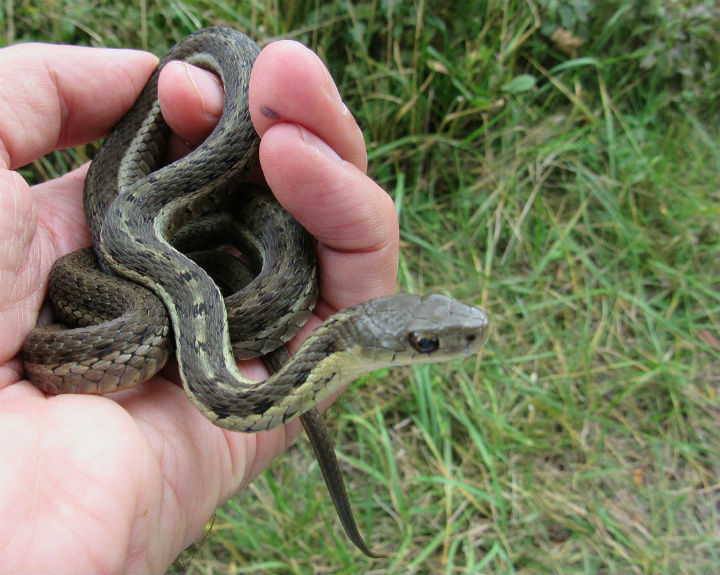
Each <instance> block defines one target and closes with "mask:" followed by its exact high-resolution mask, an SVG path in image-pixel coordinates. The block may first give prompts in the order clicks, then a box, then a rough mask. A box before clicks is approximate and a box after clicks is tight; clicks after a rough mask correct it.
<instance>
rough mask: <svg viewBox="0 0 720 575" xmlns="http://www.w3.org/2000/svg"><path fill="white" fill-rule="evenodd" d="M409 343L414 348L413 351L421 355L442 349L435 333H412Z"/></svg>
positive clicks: (409, 335)
mask: <svg viewBox="0 0 720 575" xmlns="http://www.w3.org/2000/svg"><path fill="white" fill-rule="evenodd" d="M408 341H409V342H410V345H411V346H413V349H415V351H419V352H420V353H432V352H433V351H435V350H436V349H437V348H439V347H440V341H438V337H437V335H435V334H434V333H423V332H421V331H411V332H410V333H409V334H408Z"/></svg>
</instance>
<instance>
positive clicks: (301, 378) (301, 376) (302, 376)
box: [292, 369, 312, 387]
mask: <svg viewBox="0 0 720 575" xmlns="http://www.w3.org/2000/svg"><path fill="white" fill-rule="evenodd" d="M310 371H312V370H310V369H303V370H302V371H299V372H298V374H297V377H296V378H295V381H293V384H292V385H293V387H300V386H301V385H302V384H303V383H305V380H306V379H307V378H308V375H310Z"/></svg>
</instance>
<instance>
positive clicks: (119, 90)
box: [0, 44, 157, 169]
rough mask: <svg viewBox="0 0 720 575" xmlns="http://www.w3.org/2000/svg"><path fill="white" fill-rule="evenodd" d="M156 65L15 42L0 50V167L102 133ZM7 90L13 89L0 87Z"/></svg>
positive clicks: (129, 55) (126, 54) (129, 56)
mask: <svg viewBox="0 0 720 575" xmlns="http://www.w3.org/2000/svg"><path fill="white" fill-rule="evenodd" d="M156 65H157V58H156V57H155V56H153V55H152V54H149V53H147V52H138V51H131V50H107V49H98V48H82V47H76V46H54V45H47V44H21V45H17V46H11V47H9V48H4V49H3V50H2V51H0V86H2V87H3V90H2V92H0V118H2V125H0V162H2V163H4V167H8V168H10V169H14V168H17V167H19V166H22V165H25V164H28V163H30V162H32V161H33V160H34V159H36V158H38V157H40V156H43V155H44V154H47V153H48V152H50V151H51V150H54V149H57V148H67V147H71V146H76V145H80V144H84V143H87V142H91V141H93V140H96V139H98V138H100V137H102V136H105V135H106V134H107V133H108V132H109V130H110V128H112V126H113V125H114V124H115V123H117V121H118V120H119V119H120V117H121V116H122V115H123V114H124V113H125V112H126V111H127V109H128V108H129V107H130V106H131V104H132V103H133V102H134V101H135V98H136V97H137V95H138V93H139V92H140V90H141V89H142V87H143V85H144V84H145V82H146V81H147V79H148V77H149V75H150V73H151V72H152V70H153V69H154V68H155V66H156ZM6 86H13V87H14V89H12V90H9V89H5V87H6Z"/></svg>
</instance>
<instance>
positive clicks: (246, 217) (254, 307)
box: [23, 27, 489, 431]
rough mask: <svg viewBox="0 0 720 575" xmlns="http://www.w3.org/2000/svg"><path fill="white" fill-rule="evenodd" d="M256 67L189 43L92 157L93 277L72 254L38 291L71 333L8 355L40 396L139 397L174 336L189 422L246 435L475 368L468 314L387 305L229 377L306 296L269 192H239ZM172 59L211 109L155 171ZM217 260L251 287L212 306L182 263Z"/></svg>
mask: <svg viewBox="0 0 720 575" xmlns="http://www.w3.org/2000/svg"><path fill="white" fill-rule="evenodd" d="M257 53H258V49H257V47H256V45H255V44H254V42H252V41H251V40H250V39H249V38H247V37H246V36H245V35H243V34H241V33H240V32H237V31H235V30H232V29H228V28H217V27H215V28H207V29H204V30H201V31H199V32H196V33H195V34H192V35H190V36H188V37H187V38H186V39H184V40H183V41H181V42H180V43H179V44H178V45H176V46H175V47H174V48H173V49H172V50H171V51H170V52H169V53H168V54H167V55H166V56H165V58H163V60H162V61H161V62H160V64H159V66H158V69H157V71H156V72H155V73H154V74H153V75H152V77H151V78H150V80H149V81H148V84H147V86H146V87H145V89H144V90H143V92H142V94H141V95H140V97H139V98H138V100H137V102H136V103H135V105H134V106H133V107H132V109H131V110H130V111H129V112H128V113H127V114H126V116H125V117H124V118H123V119H122V120H121V122H120V123H119V124H118V125H117V126H116V127H115V129H114V130H113V132H112V133H111V134H110V136H109V137H108V138H107V139H106V141H105V142H104V144H103V146H102V147H101V149H100V150H99V151H98V153H97V155H96V157H95V159H94V160H93V162H92V164H91V166H90V169H89V171H88V176H87V180H86V184H85V199H84V202H85V213H86V218H87V221H88V226H89V228H90V233H91V236H92V240H93V246H94V252H95V255H96V256H97V263H95V261H94V259H95V256H94V255H93V252H92V251H90V250H85V251H83V252H76V253H74V254H70V255H69V256H66V257H65V258H62V259H61V260H58V262H56V265H55V266H54V268H53V270H52V272H51V278H50V292H51V299H52V300H53V302H54V306H55V308H56V311H57V313H58V315H59V317H60V319H61V321H63V322H65V323H67V324H70V325H74V326H79V327H75V328H74V329H69V330H58V329H56V328H54V327H51V328H47V327H38V328H36V329H35V330H33V331H32V332H31V333H30V334H29V335H28V337H27V339H26V341H25V344H24V348H23V355H24V361H25V367H26V371H27V374H28V376H29V378H30V379H31V380H32V381H33V382H34V383H35V384H36V385H38V386H39V387H41V388H42V389H44V390H46V391H48V392H52V393H60V392H68V391H69V392H90V393H105V392H109V391H114V390H117V389H122V388H124V387H128V386H130V385H134V384H136V383H139V382H141V381H144V380H146V379H148V378H149V377H150V376H152V375H153V374H154V373H156V372H157V371H158V370H159V369H160V368H161V367H162V365H163V364H164V363H165V360H166V358H167V356H168V354H169V353H171V351H172V347H173V346H172V336H173V335H174V348H175V354H176V357H177V362H178V366H179V370H180V375H181V378H182V381H183V384H184V387H185V390H186V392H187V394H188V396H189V397H190V399H191V400H192V401H193V403H194V404H195V405H196V406H197V407H198V409H200V411H202V413H203V414H205V415H206V416H207V417H208V418H209V419H210V420H212V421H213V422H214V423H215V424H217V425H219V426H221V427H224V428H227V429H230V430H235V431H260V430H265V429H271V428H273V427H275V426H277V425H280V424H282V423H284V422H286V421H289V420H290V419H293V418H295V417H298V416H301V415H302V414H303V413H305V412H307V411H308V410H310V409H312V408H313V407H314V406H315V405H316V404H317V403H318V402H319V401H321V400H322V399H323V398H325V397H327V396H328V395H329V394H331V393H332V392H334V391H336V390H338V389H339V388H341V387H342V386H344V385H347V384H348V383H350V382H351V381H352V380H354V379H355V378H357V377H358V376H359V375H361V374H364V373H367V372H369V371H372V370H374V369H377V368H380V367H384V366H389V365H404V364H411V363H418V362H430V361H432V362H434V361H444V360H448V359H453V358H455V357H462V356H466V355H470V354H474V353H476V352H477V350H478V349H479V348H480V347H481V346H482V345H483V343H484V342H485V340H486V339H487V335H488V331H489V321H488V318H487V316H486V315H485V314H484V313H483V312H482V311H481V310H478V309H476V308H473V307H470V306H466V305H464V304H461V303H459V302H457V301H455V300H452V299H451V298H448V297H446V296H441V295H431V296H425V297H420V296H412V295H396V296H392V297H388V298H380V299H377V300H371V301H369V302H366V303H364V304H361V305H359V306H356V307H354V308H350V309H347V310H343V311H340V312H338V313H337V314H335V315H333V316H332V317H330V318H329V319H328V320H326V321H325V322H324V323H323V324H322V325H321V326H320V327H318V328H317V329H316V330H315V332H314V333H313V334H312V335H311V336H310V337H309V338H308V339H307V340H306V341H305V342H304V344H303V345H302V347H301V348H300V350H299V351H298V353H297V354H295V355H294V356H293V357H292V359H290V360H289V361H287V363H285V364H284V365H283V366H282V367H281V368H280V369H279V370H278V371H277V372H276V373H275V374H273V375H272V376H271V377H269V378H268V379H267V380H265V381H263V382H255V381H251V380H248V379H247V378H245V377H244V376H243V375H242V374H241V373H240V372H239V370H238V369H237V366H236V362H235V359H236V357H237V358H238V359H240V358H245V357H252V356H254V355H258V354H265V353H267V352H269V351H271V350H272V349H274V348H277V347H278V346H280V345H281V344H282V343H283V342H285V341H287V340H288V339H289V338H290V337H292V335H294V334H295V333H296V332H297V330H298V329H299V327H301V325H302V324H303V323H304V321H305V319H306V318H307V317H308V316H309V314H310V310H311V308H312V306H313V305H314V302H315V298H316V293H317V287H316V284H317V279H316V278H317V272H316V269H315V255H314V251H313V247H312V240H311V238H310V237H309V236H308V234H307V233H306V232H305V231H304V230H303V229H302V228H301V227H300V226H299V224H297V222H296V221H295V220H294V219H293V218H292V216H290V215H289V214H287V212H285V211H284V210H283V209H282V208H280V207H279V206H278V205H277V203H276V202H275V201H274V199H273V198H272V196H271V194H270V193H269V192H268V191H266V190H264V189H262V188H259V187H257V186H253V185H246V184H243V185H242V186H241V185H240V183H242V181H243V179H245V178H246V172H247V170H248V169H249V168H250V167H252V166H253V165H254V164H255V162H256V157H257V144H258V137H257V135H256V133H255V131H254V129H253V127H252V124H251V122H250V115H249V110H248V107H247V90H248V82H249V77H250V70H251V67H252V64H253V62H254V59H255V56H256V55H257ZM175 59H179V60H185V61H187V62H189V63H191V64H195V65H197V66H200V67H202V68H205V69H208V70H210V71H211V72H214V73H215V74H217V75H218V76H219V77H220V79H221V80H222V83H223V87H224V90H225V104H224V109H223V113H222V117H221V119H220V122H219V123H218V125H217V127H216V128H215V130H214V131H213V132H212V134H211V135H210V136H209V137H208V139H207V140H206V141H205V142H204V143H203V145H202V146H200V147H199V148H197V149H196V150H194V151H193V152H191V153H190V154H188V155H187V156H185V157H184V158H182V159H180V160H177V161H176V162H174V163H172V164H169V165H167V166H162V159H163V155H164V152H165V142H166V140H167V137H168V135H169V128H168V127H167V125H166V124H165V122H164V121H163V119H162V116H161V115H160V109H159V104H158V101H157V78H158V75H159V71H160V69H161V68H162V66H163V65H164V64H165V63H166V62H168V61H170V60H175ZM161 166H162V167H161ZM228 244H231V245H233V246H234V247H237V248H238V249H240V250H241V251H242V252H243V254H244V256H245V257H246V259H247V261H248V263H249V265H250V267H251V268H253V269H254V271H255V272H256V273H257V277H255V279H253V280H252V282H251V283H250V284H249V285H247V286H246V287H245V288H244V289H243V290H242V291H240V292H239V293H237V294H235V295H233V296H232V297H228V299H227V300H225V301H223V297H222V294H221V292H220V289H219V288H218V287H217V285H216V283H215V282H214V281H213V280H212V279H211V277H210V275H208V273H206V271H205V270H204V269H203V267H201V264H202V265H204V266H205V267H208V268H210V265H211V264H207V265H206V264H204V263H202V262H203V260H199V261H200V262H201V264H198V263H196V262H195V261H193V260H192V259H190V258H189V257H187V256H186V255H184V252H188V251H190V250H194V249H202V250H206V249H208V248H217V247H223V246H226V245H228ZM211 274H212V275H215V274H214V273H212V272H211ZM142 286H145V287H142ZM158 298H159V299H158ZM77 300H79V301H77ZM268 320H271V321H270V322H269V323H270V325H268ZM96 324H99V325H96ZM243 342H244V343H243Z"/></svg>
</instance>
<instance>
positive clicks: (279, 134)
mask: <svg viewBox="0 0 720 575" xmlns="http://www.w3.org/2000/svg"><path fill="white" fill-rule="evenodd" d="M260 161H261V163H262V166H263V171H264V173H265V178H266V179H267V182H268V185H269V186H270V187H271V189H272V190H273V192H274V193H275V195H276V196H277V198H278V200H279V201H280V203H282V204H283V205H284V206H285V208H286V209H287V210H288V211H290V212H291V213H292V214H293V215H294V216H295V217H296V218H297V219H298V221H299V222H300V223H301V224H302V225H303V226H304V227H305V228H306V229H307V230H308V231H309V232H310V233H311V234H312V235H313V236H314V237H315V238H316V239H317V240H318V257H319V260H320V286H321V289H322V297H323V299H324V300H325V302H326V303H327V304H329V305H330V307H331V308H333V309H335V310H337V309H341V308H344V307H347V306H349V305H354V304H356V303H359V302H361V301H365V300H367V299H370V298H373V297H379V296H382V295H388V294H390V293H392V291H393V288H394V285H395V278H396V274H397V259H398V242H399V238H398V223H397V215H396V212H395V207H394V205H393V202H392V199H391V198H390V196H388V195H387V193H386V192H385V191H384V190H383V189H382V188H381V187H380V186H378V185H377V184H376V183H375V182H373V181H372V180H371V179H370V178H368V177H367V176H366V175H365V174H364V173H363V172H361V171H360V170H359V169H358V168H356V167H355V166H354V165H353V164H351V163H349V162H345V161H342V160H340V159H339V158H338V157H337V155H336V154H335V153H334V152H333V151H332V149H330V148H329V146H328V145H327V144H326V143H325V142H323V141H322V140H320V139H319V138H318V137H317V136H316V135H315V134H313V133H312V132H310V131H308V130H307V129H305V128H302V127H300V126H297V125H293V124H277V125H275V126H273V127H272V128H270V129H269V130H268V131H267V132H266V133H265V136H264V137H263V139H262V140H261V143H260ZM320 313H321V315H322V311H321V312H320Z"/></svg>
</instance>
